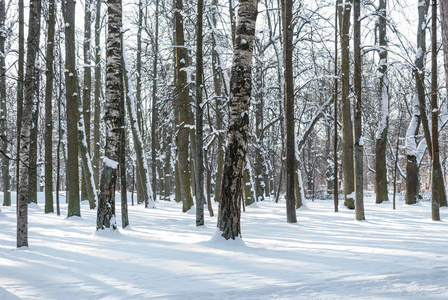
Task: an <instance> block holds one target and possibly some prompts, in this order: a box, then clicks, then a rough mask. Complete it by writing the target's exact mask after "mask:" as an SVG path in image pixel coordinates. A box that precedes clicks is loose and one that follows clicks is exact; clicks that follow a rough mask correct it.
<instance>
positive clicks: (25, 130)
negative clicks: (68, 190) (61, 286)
mask: <svg viewBox="0 0 448 300" xmlns="http://www.w3.org/2000/svg"><path fill="white" fill-rule="evenodd" d="M29 12H30V14H29V23H28V24H29V26H28V39H27V55H26V74H25V84H24V86H25V95H24V102H23V111H22V118H21V123H22V128H21V132H20V149H19V150H20V161H19V165H20V178H19V179H20V180H19V191H18V194H19V196H18V203H17V248H20V247H28V199H29V194H28V193H29V192H28V183H29V155H30V152H29V150H30V131H31V124H32V123H31V122H32V120H31V119H32V114H33V105H34V103H35V102H36V101H37V97H38V93H39V69H38V68H37V67H36V58H37V54H38V51H39V37H40V14H41V1H40V0H35V1H32V2H31V3H30V10H29Z"/></svg>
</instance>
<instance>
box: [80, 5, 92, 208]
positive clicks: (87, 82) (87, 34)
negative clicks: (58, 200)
mask: <svg viewBox="0 0 448 300" xmlns="http://www.w3.org/2000/svg"><path fill="white" fill-rule="evenodd" d="M91 1H92V0H86V1H85V13H84V48H83V50H84V88H83V89H82V113H83V115H84V125H85V127H84V128H85V133H86V135H85V138H86V141H87V151H88V153H89V156H90V118H91V117H90V116H91V114H90V102H91V101H90V93H91V91H92V75H91V72H90V64H91V58H90V38H91V27H90V26H91V22H92V2H91ZM83 168H84V167H83ZM84 173H85V172H83V173H82V179H81V187H82V188H81V200H88V199H89V196H88V192H87V189H88V187H87V185H88V183H87V181H86V180H90V179H86V177H85V175H84Z"/></svg>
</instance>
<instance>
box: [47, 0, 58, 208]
mask: <svg viewBox="0 0 448 300" xmlns="http://www.w3.org/2000/svg"><path fill="white" fill-rule="evenodd" d="M55 13H56V8H55V2H54V0H50V1H49V2H48V36H47V53H46V57H47V62H46V71H45V75H46V84H45V213H51V212H54V207H53V113H52V109H53V108H52V100H53V79H54V68H53V65H54V32H55Z"/></svg>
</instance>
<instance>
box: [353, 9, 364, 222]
mask: <svg viewBox="0 0 448 300" xmlns="http://www.w3.org/2000/svg"><path fill="white" fill-rule="evenodd" d="M360 2H361V1H360V0H353V29H354V30H353V36H354V37H353V52H354V54H353V58H354V70H353V88H354V92H355V103H354V110H353V115H354V122H353V123H354V128H353V129H354V130H353V131H354V137H355V149H354V152H355V153H354V154H355V219H356V220H357V221H362V220H365V216H364V195H363V180H364V177H363V160H362V158H363V144H364V142H363V137H362V107H361V103H362V98H361V97H362V94H361V79H362V78H361V75H362V73H361V72H362V71H361V64H362V61H361V20H360V15H361V3H360Z"/></svg>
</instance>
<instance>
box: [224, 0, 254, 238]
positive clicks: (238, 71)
mask: <svg viewBox="0 0 448 300" xmlns="http://www.w3.org/2000/svg"><path fill="white" fill-rule="evenodd" d="M256 19H257V0H241V1H240V5H239V9H238V23H237V29H236V37H235V47H234V51H233V63H232V77H231V80H230V101H229V125H228V132H227V145H226V152H225V159H224V169H223V181H222V193H221V201H220V205H219V217H218V227H219V230H220V231H221V232H222V236H223V237H224V238H225V239H226V240H228V239H235V238H236V237H240V236H241V227H240V217H241V211H240V204H239V200H240V199H241V192H242V186H241V182H242V172H243V167H244V164H245V157H246V151H247V131H248V125H249V105H250V96H251V89H252V50H253V41H254V36H255V21H256Z"/></svg>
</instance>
